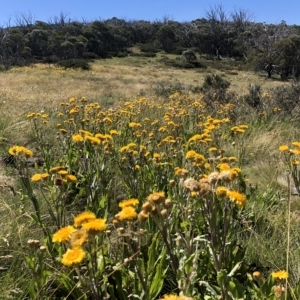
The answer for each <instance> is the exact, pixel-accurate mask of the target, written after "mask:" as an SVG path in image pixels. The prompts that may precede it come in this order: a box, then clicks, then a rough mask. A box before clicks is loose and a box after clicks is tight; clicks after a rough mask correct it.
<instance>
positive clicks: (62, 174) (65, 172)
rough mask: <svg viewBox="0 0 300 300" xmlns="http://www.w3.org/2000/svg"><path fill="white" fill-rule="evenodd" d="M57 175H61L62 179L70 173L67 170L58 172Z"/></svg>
mask: <svg viewBox="0 0 300 300" xmlns="http://www.w3.org/2000/svg"><path fill="white" fill-rule="evenodd" d="M57 173H58V174H59V175H61V176H62V177H64V176H66V175H68V174H69V173H68V171H66V170H60V171H58V172H57Z"/></svg>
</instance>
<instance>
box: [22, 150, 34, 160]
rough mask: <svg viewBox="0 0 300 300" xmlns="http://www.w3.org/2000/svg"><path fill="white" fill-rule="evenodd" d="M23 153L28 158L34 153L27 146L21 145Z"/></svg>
mask: <svg viewBox="0 0 300 300" xmlns="http://www.w3.org/2000/svg"><path fill="white" fill-rule="evenodd" d="M21 153H22V154H23V155H24V156H25V157H26V158H29V157H32V155H33V153H32V151H31V150H29V149H27V148H25V147H21Z"/></svg>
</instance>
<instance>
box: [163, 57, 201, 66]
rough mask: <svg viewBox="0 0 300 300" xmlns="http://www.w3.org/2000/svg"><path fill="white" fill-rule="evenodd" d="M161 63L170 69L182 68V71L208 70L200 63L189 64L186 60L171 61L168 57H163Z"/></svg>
mask: <svg viewBox="0 0 300 300" xmlns="http://www.w3.org/2000/svg"><path fill="white" fill-rule="evenodd" d="M160 62H161V63H163V64H165V65H166V66H168V67H174V68H182V69H194V68H206V66H205V65H203V64H202V63H201V62H199V61H195V62H187V61H185V60H182V59H181V58H176V59H169V58H168V57H162V58H161V59H160Z"/></svg>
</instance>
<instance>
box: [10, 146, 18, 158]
mask: <svg viewBox="0 0 300 300" xmlns="http://www.w3.org/2000/svg"><path fill="white" fill-rule="evenodd" d="M8 153H9V154H10V155H13V156H18V155H19V153H20V147H19V146H13V147H10V148H9V150H8Z"/></svg>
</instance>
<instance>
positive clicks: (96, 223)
mask: <svg viewBox="0 0 300 300" xmlns="http://www.w3.org/2000/svg"><path fill="white" fill-rule="evenodd" d="M82 228H84V229H85V230H86V231H87V232H88V233H89V234H96V233H99V232H102V231H104V230H106V228H107V224H106V219H93V220H90V221H88V222H86V223H83V224H82Z"/></svg>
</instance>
